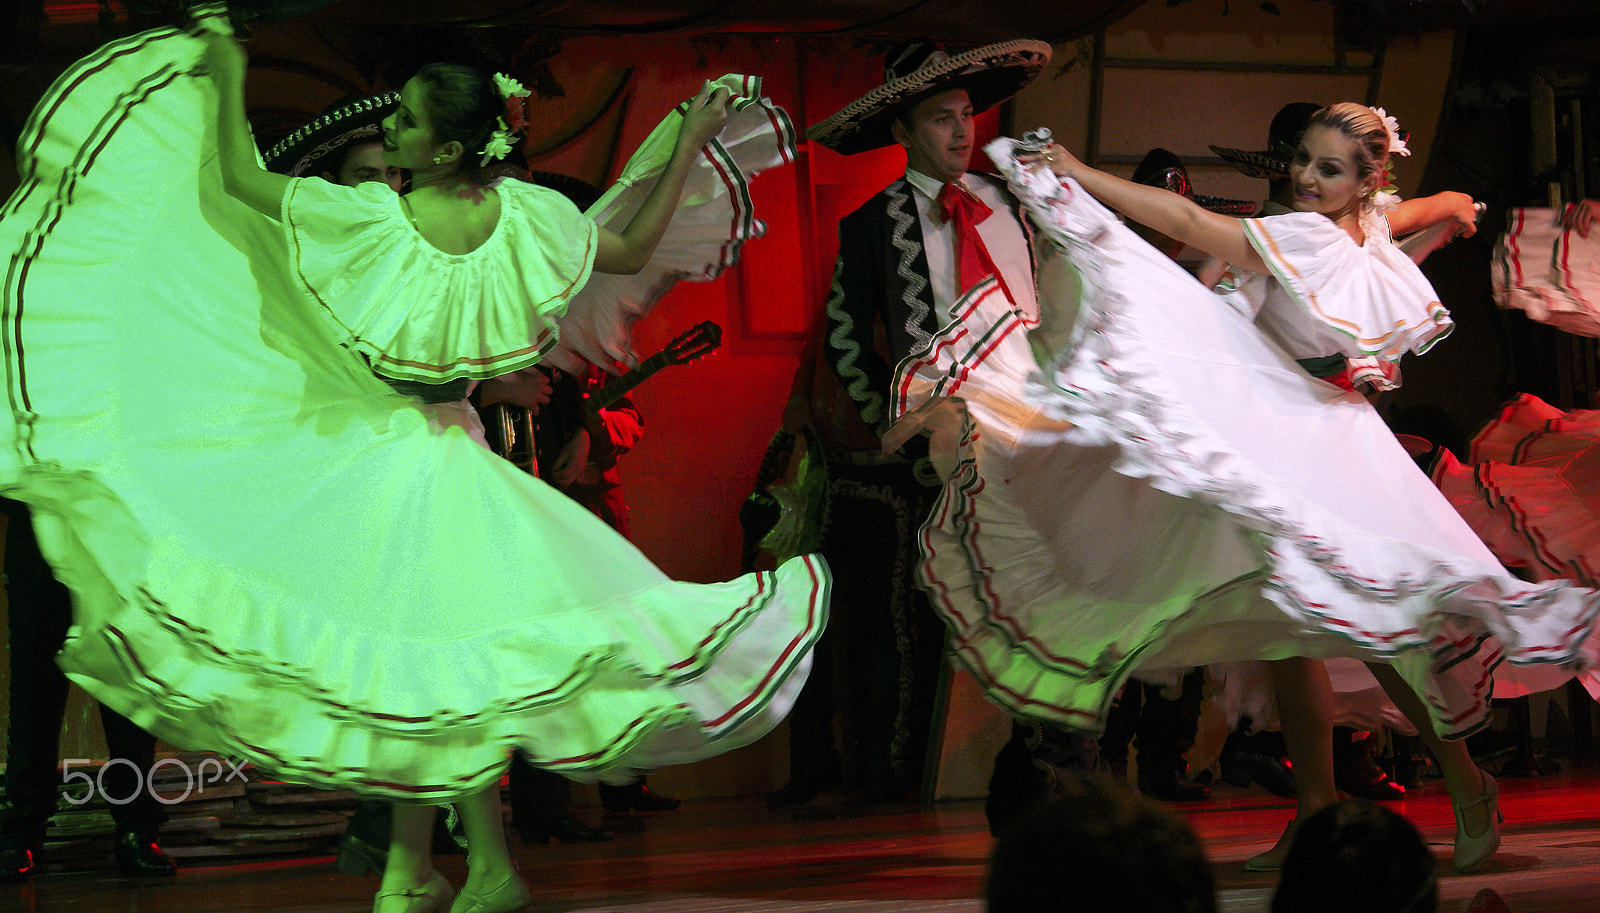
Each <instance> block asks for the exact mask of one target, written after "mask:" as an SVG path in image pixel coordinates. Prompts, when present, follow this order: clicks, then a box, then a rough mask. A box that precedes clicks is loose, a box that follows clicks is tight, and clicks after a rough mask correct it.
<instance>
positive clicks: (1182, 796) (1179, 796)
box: [1139, 767, 1211, 802]
mask: <svg viewBox="0 0 1600 913" xmlns="http://www.w3.org/2000/svg"><path fill="white" fill-rule="evenodd" d="M1139 792H1140V793H1142V794H1144V795H1146V796H1149V797H1151V798H1153V799H1160V800H1161V801H1163V802H1198V801H1200V800H1201V799H1209V798H1211V790H1209V789H1206V788H1205V787H1204V786H1202V785H1201V784H1199V783H1196V782H1194V781H1193V780H1191V779H1189V778H1188V777H1186V776H1184V775H1183V771H1182V770H1181V769H1175V770H1170V772H1169V769H1168V768H1166V767H1158V768H1156V769H1155V770H1153V771H1151V772H1150V773H1149V774H1146V773H1144V772H1143V771H1140V773H1139Z"/></svg>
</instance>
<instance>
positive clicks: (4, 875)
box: [0, 840, 38, 882]
mask: <svg viewBox="0 0 1600 913" xmlns="http://www.w3.org/2000/svg"><path fill="white" fill-rule="evenodd" d="M37 867H38V856H37V855H36V854H35V853H34V851H33V850H32V849H30V848H29V847H26V846H23V845H22V842H21V841H12V840H6V841H4V842H3V843H0V882H12V881H26V880H28V879H29V878H32V877H33V871H34V869H35V868H37Z"/></svg>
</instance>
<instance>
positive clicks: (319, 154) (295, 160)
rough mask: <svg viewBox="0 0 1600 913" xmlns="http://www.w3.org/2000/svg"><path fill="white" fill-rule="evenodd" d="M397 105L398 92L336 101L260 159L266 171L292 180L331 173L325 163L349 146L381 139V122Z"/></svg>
mask: <svg viewBox="0 0 1600 913" xmlns="http://www.w3.org/2000/svg"><path fill="white" fill-rule="evenodd" d="M399 104H400V94H399V93H398V92H385V93H384V94H382V95H372V96H369V97H367V98H357V99H354V100H351V101H340V102H335V103H334V104H333V105H331V106H329V107H328V108H327V110H325V111H323V112H322V113H321V114H319V115H317V118H316V119H315V120H313V121H312V122H311V123H309V124H306V125H305V126H304V127H301V128H300V129H298V130H296V131H294V132H293V133H291V134H289V135H288V136H286V137H284V138H283V139H281V140H279V141H278V142H276V143H274V144H273V146H272V148H271V149H268V150H267V151H266V153H265V154H263V155H262V156H261V158H262V160H263V161H264V162H266V165H267V169H268V170H270V171H276V172H278V173H279V174H287V175H289V176H291V177H300V176H303V175H307V174H316V173H318V172H320V171H331V170H333V169H331V168H325V167H323V166H324V163H325V161H327V160H328V157H329V156H337V155H338V153H339V152H341V151H342V150H343V149H344V148H345V147H346V146H348V145H350V144H351V143H365V142H372V141H375V140H380V139H382V138H383V136H382V134H383V119H384V118H385V117H388V116H389V112H391V111H393V110H394V109H395V108H396V107H398V106H399Z"/></svg>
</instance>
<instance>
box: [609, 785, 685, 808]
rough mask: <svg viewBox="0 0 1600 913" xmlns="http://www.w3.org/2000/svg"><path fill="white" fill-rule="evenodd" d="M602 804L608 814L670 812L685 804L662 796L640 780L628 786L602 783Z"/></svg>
mask: <svg viewBox="0 0 1600 913" xmlns="http://www.w3.org/2000/svg"><path fill="white" fill-rule="evenodd" d="M600 804H601V805H602V806H604V807H605V810H606V811H608V812H670V811H673V810H674V809H676V808H677V807H678V806H680V805H682V804H683V803H682V802H679V801H678V800H677V799H669V798H668V797H666V796H663V795H661V794H660V793H658V792H656V791H654V790H652V789H651V788H650V787H649V785H647V784H646V783H645V782H644V781H643V780H640V781H639V782H638V783H632V784H629V785H627V786H611V785H610V784H607V783H601V784H600Z"/></svg>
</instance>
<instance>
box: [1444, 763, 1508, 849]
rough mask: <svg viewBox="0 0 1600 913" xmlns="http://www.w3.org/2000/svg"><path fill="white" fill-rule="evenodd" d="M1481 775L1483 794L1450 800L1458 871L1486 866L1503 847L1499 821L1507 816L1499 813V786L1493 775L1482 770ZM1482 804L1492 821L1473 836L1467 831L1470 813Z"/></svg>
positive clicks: (1486, 814)
mask: <svg viewBox="0 0 1600 913" xmlns="http://www.w3.org/2000/svg"><path fill="white" fill-rule="evenodd" d="M1478 774H1479V776H1481V777H1482V778H1483V781H1482V782H1483V793H1482V794H1481V795H1479V796H1478V798H1476V799H1471V800H1469V801H1467V802H1462V803H1459V804H1458V803H1456V802H1455V801H1454V800H1452V801H1451V802H1450V808H1451V810H1453V811H1454V812H1455V813H1456V852H1455V866H1456V871H1457V872H1460V873H1462V874H1466V873H1467V872H1471V871H1473V870H1475V869H1477V868H1478V867H1479V866H1481V865H1483V864H1484V863H1485V862H1487V861H1488V860H1489V857H1490V856H1493V855H1494V853H1495V850H1498V849H1499V848H1500V824H1501V822H1503V821H1505V816H1504V815H1502V814H1501V813H1500V787H1499V785H1497V784H1496V783H1495V782H1494V777H1491V776H1489V775H1488V774H1486V773H1484V772H1482V771H1479V772H1478ZM1479 805H1482V806H1483V809H1484V814H1485V817H1487V818H1488V822H1489V823H1488V824H1487V825H1486V826H1485V827H1484V829H1483V832H1482V833H1480V834H1478V835H1476V836H1474V835H1472V834H1470V833H1468V832H1467V813H1468V812H1470V811H1472V810H1473V809H1474V808H1475V807H1477V806H1479Z"/></svg>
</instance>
